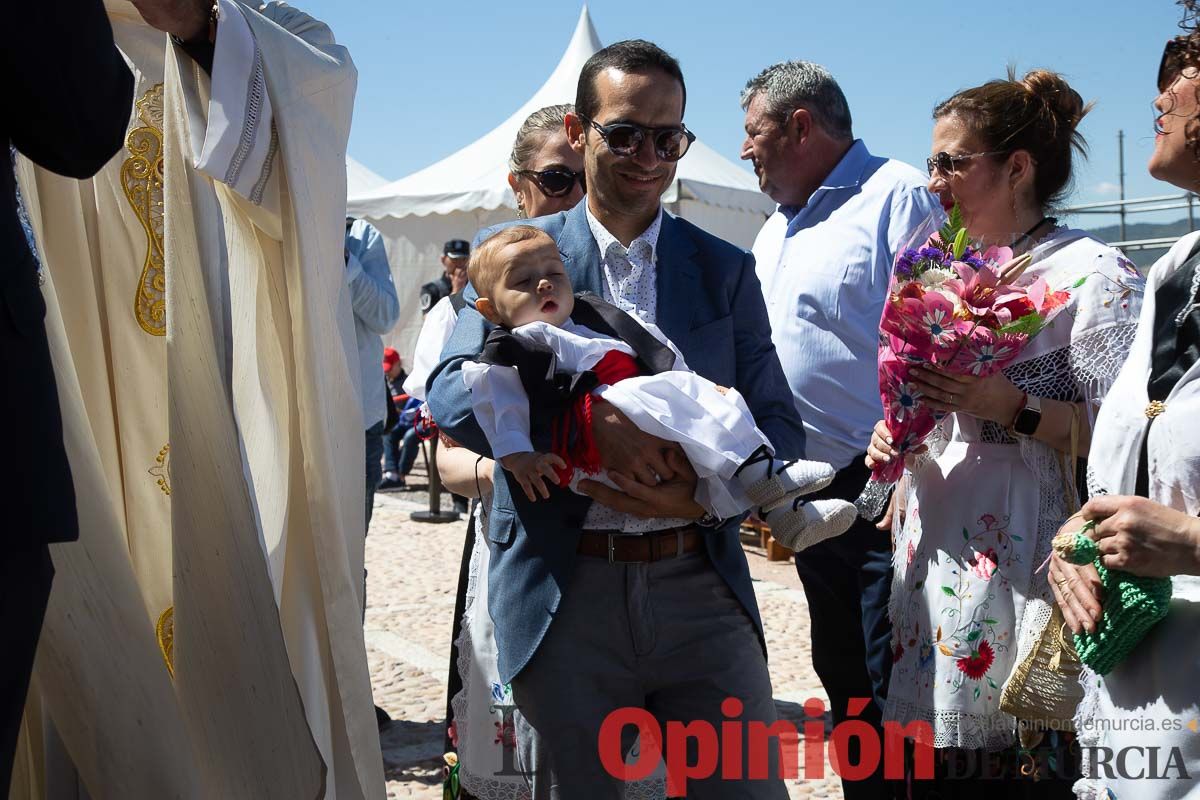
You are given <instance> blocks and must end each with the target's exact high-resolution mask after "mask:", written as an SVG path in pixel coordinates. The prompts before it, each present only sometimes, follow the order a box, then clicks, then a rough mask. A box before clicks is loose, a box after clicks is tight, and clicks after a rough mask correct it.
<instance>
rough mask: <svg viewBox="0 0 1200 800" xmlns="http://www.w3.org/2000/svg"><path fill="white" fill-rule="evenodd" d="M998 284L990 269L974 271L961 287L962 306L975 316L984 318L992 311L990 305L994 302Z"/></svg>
mask: <svg viewBox="0 0 1200 800" xmlns="http://www.w3.org/2000/svg"><path fill="white" fill-rule="evenodd" d="M999 283H1000V279H999V277H997V275H996V273H995V272H993V271H992V270H991V269H990V268H988V267H984V268H983V269H980V270H976V271H975V274H973V275H972V276H971V277H970V279H969V280H968V281H967V282H966V285H965V286H964V287H963V292H962V299H963V305H965V306H966V307H967V308H968V309H969V310H970V311H971V312H972V313H973V314H975V315H976V316H979V317H982V316H984V315H985V314H987V313H988V312H989V311H991V310H992V303H994V302H995V301H996V286H997V285H998V284H999Z"/></svg>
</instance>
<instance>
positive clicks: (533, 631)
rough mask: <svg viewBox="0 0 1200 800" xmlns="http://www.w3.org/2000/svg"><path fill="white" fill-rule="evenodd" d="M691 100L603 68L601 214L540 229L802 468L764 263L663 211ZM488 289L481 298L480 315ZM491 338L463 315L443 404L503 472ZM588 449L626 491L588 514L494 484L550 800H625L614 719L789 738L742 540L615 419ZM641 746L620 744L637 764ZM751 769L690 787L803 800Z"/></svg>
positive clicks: (594, 137) (637, 53)
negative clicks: (489, 420) (757, 729)
mask: <svg viewBox="0 0 1200 800" xmlns="http://www.w3.org/2000/svg"><path fill="white" fill-rule="evenodd" d="M685 100H686V90H685V87H684V81H683V75H682V72H681V71H680V68H679V64H678V62H676V61H675V59H674V58H672V57H671V56H670V55H668V54H667V53H665V52H664V51H662V50H661V49H660V48H658V47H657V46H655V45H653V44H651V43H649V42H645V41H641V40H633V41H626V42H619V43H617V44H614V45H612V46H610V47H607V48H605V49H603V50H601V51H599V52H598V53H596V54H595V55H594V56H592V58H591V59H589V61H588V62H587V64H586V65H585V66H584V68H583V70H582V72H581V74H580V78H579V85H578V91H577V96H576V102H575V113H573V114H568V115H567V117H566V126H567V135H568V138H569V140H570V142H571V146H572V147H573V148H574V149H575V150H576V151H578V152H580V153H581V154H582V155H583V156H584V164H585V166H584V170H585V174H586V179H587V186H588V194H587V196H586V198H585V202H583V203H580V204H579V205H577V206H576V207H575V208H574V209H572V210H571V211H569V212H564V213H560V214H556V215H553V216H549V217H541V218H538V219H534V220H530V221H528V224H532V225H534V226H536V227H538V228H540V229H542V230H544V231H545V232H546V233H548V234H549V235H550V236H551V237H552V238H553V239H554V240H555V242H556V243H557V245H558V250H559V252H560V254H561V255H562V258H563V263H564V265H565V270H566V274H567V276H568V277H569V280H570V285H571V286H573V288H574V290H575V291H590V292H593V293H595V294H596V295H598V296H599V297H601V298H603V300H605V301H607V302H608V303H610V304H611V305H613V306H616V307H617V308H618V309H621V310H622V311H625V312H627V313H629V314H632V315H635V316H637V317H639V318H641V319H642V320H643V321H645V322H648V323H653V324H654V325H656V326H657V327H658V328H659V329H661V331H662V332H663V333H664V334H665V335H666V337H667V338H669V339H670V341H671V342H673V343H674V344H675V345H676V346H677V347H678V348H679V350H680V352H681V353H682V356H683V357H684V358H685V359H686V362H687V364H688V366H689V367H690V369H691V370H693V371H695V372H696V373H697V374H699V375H701V376H703V377H704V378H707V379H708V380H710V381H712V382H713V383H715V384H718V385H719V386H722V387H732V388H735V389H737V390H738V392H740V394H741V395H742V397H743V398H744V399H745V403H746V405H747V406H748V408H749V410H750V412H751V413H752V415H753V417H754V421H755V423H756V424H757V427H758V428H759V429H760V430H761V431H762V432H763V434H765V436H766V438H767V439H768V440H769V441H770V443H771V445H772V446H773V447H774V450H775V453H774V455H775V457H776V458H778V459H794V458H799V457H801V456H803V454H804V429H803V427H802V425H801V422H800V418H799V415H798V414H797V412H796V410H795V407H794V404H793V401H792V395H791V390H790V389H789V388H788V384H787V381H786V379H785V377H784V375H783V372H782V370H781V368H780V366H779V361H778V359H777V357H776V354H775V348H774V346H773V345H772V343H771V332H770V327H769V325H768V323H767V314H766V309H765V307H764V303H763V296H762V292H761V290H760V288H759V283H758V279H757V278H756V276H755V270H754V260H753V257H752V256H750V255H749V254H748V253H746V252H745V251H743V250H741V249H739V248H737V247H735V246H733V245H731V244H729V243H727V242H724V241H722V240H720V239H717V238H716V237H714V236H712V235H710V234H707V233H705V232H704V231H702V230H700V229H699V228H697V227H695V226H694V225H692V224H690V223H688V222H686V221H684V220H681V219H678V218H676V217H673V216H671V215H670V214H667V213H665V212H664V211H663V209H662V206H661V204H660V201H659V198H660V196H661V195H662V193H663V191H664V190H665V189H666V188H667V187H668V186H669V185H670V183H671V181H672V179H673V178H674V174H675V162H676V161H678V160H679V158H681V157H683V156H684V155H685V154H686V151H687V149H688V146H689V145H690V144H691V142H692V141H693V140H694V136H693V135H692V134H691V132H690V131H688V130H687V128H686V127H684V125H683V112H684V105H685ZM493 232H494V231H483V232H481V234H480V236H479V237H477V242H478V241H482V240H483V239H486V238H487V236H488V234H490V233H493ZM477 288H478V287H469V288H468V290H467V297H468V299H469V300H470V301H471V302H472V303H473V302H474V300H475V299H476V298H477V297H478V296H479V294H478V293H477V292H476V291H475V289H477ZM491 328H492V326H491V325H490V324H489V323H488V322H487V321H486V320H485V319H484V317H483V316H481V315H480V314H479V313H478V312H477V311H476V310H475V309H474V308H473V307H472V306H471V305H468V308H466V309H464V311H463V312H462V314H461V316H460V318H459V323H458V326H457V328H456V330H455V333H454V336H453V338H452V339H451V340H450V342H449V343H448V344H447V347H446V350H445V352H444V355H445V356H446V358H445V360H444V361H443V363H442V364H441V365H440V366H439V367H438V369H437V370H436V371H435V372H434V375H433V377H432V379H431V382H430V391H429V395H428V401H429V406H430V409H431V411H432V413H433V416H434V418H435V420H436V421H437V422H438V424H439V426H440V427H441V429H442V431H443V432H444V433H445V434H446V435H448V436H450V437H451V438H453V439H455V440H456V441H458V442H460V443H461V444H463V445H464V446H466V447H468V448H470V449H471V450H474V451H476V452H480V453H488V454H490V453H491V452H492V450H491V447H490V446H489V444H488V441H487V438H486V437H485V436H484V434H483V433H482V431H481V428H480V426H479V424H478V423H477V421H476V418H475V416H474V413H473V411H472V404H471V398H470V395H469V392H468V390H467V388H466V386H465V384H464V381H463V374H462V368H463V365H464V363H466V362H470V361H474V360H476V359H478V358H479V356H480V353H481V352H482V351H483V349H484V344H485V340H486V339H487V337H488V333H489V331H490V330H491ZM530 416H531V420H532V430H531V432H530V433H531V438H532V441H533V444H534V447H535V449H537V450H539V451H541V452H549V451H551V450H552V445H551V439H552V428H553V424H552V423H553V420H550V419H546V418H545V416H546V415H539V414H538V413H537V412H536V409H531V414H530ZM591 434H592V436H593V437H594V441H595V448H596V450H597V451H598V453H599V459H600V462H601V464H602V465H603V467H604V468H605V469H606V470H607V472H608V476H609V478H610V479H611V481H612V482H613V483H614V484H615V486H616V487H618V488H613V486H610V485H606V484H604V483H601V482H599V481H587V480H585V481H583V482H582V483H580V484H579V489H580V491H581V492H584V493H585V494H578V493H574V492H571V491H568V490H567V489H565V488H562V487H558V486H554V487H552V488H551V489H550V490H549V497H548V498H545V499H542V498H540V497H539V499H537V500H530V499H529V498H528V496H527V495H526V493H525V491H523V490H522V488H521V486H520V484H519V483H518V482H517V481H516V480H515V479H514V477H513V475H512V473H509V472H506V471H504V470H502V469H499V468H498V471H497V474H496V490H495V495H494V498H493V503H492V506H491V510H490V512H489V513H488V514H487V518H486V522H485V523H484V529H485V530H486V532H487V537H488V543H489V547H490V551H491V553H490V554H491V567H490V573H489V582H488V587H489V596H488V606H489V611H490V613H491V616H492V618H493V621H494V622H495V626H496V641H497V645H498V648H499V667H500V673H501V678H502V680H506V681H511V683H512V689H513V696H514V698H515V700H516V703H517V705H518V706H519V707H520V709H521V712H522V714H523V715H524V718H525V719H526V720H528V722H529V724H530V725H531V726H532V727H533V728H535V729H536V730H537V731H538V733H539V734H540V735H541V736H543V737H544V738H545V740H546V741H547V742H549V743H550V748H551V751H552V755H553V760H554V763H553V769H552V771H551V772H550V773H549V774H548V773H547V772H546V771H544V770H538V771H535V773H534V775H533V776H532V778H533V787H534V797H549V796H556V797H570V798H592V797H596V798H599V797H605V798H608V797H618V796H620V781H619V780H618V779H617V778H614V777H612V776H610V775H609V774H608V772H606V770H605V769H604V767H603V766H602V764H601V759H600V756H599V753H598V748H597V739H598V735H599V731H600V728H601V725H602V724H603V722H604V720H605V718H606V717H607V716H608V715H609V714H610V713H611V712H613V711H614V710H616V709H618V708H622V707H637V708H644V709H646V710H647V711H649V712H650V713H651V714H653V715H654V716H655V717H656V718H657V719H658V721H659V724H660V726H661V725H663V724H665V723H666V722H667V721H677V722H682V723H690V722H693V721H707V722H708V723H709V724H711V725H712V726H713V729H719V726H720V724H721V722H722V721H724V720H726V719H729V718H730V716H729V713H728V712H730V709H731V708H734V707H736V706H735V704H732V703H726V705H725V709H724V712H726V713H723V709H722V703H723V701H726V699H727V698H736V699H737V700H738V701H739V702H740V710H739V711H737V712H735V713H733V716H734V717H736V718H737V719H738V720H739V721H740V722H741V723H743V724H747V723H750V722H752V721H761V722H764V723H766V724H768V725H770V724H771V723H773V722H774V721H775V719H776V712H775V707H774V702H773V700H772V693H771V682H770V677H769V675H768V672H767V665H766V658H765V652H764V642H763V639H762V624H761V621H760V619H759V614H758V608H757V605H756V603H755V598H754V591H753V588H752V587H751V582H750V574H749V567H748V565H747V563H746V558H745V555H744V554H743V552H742V549H741V545H740V543H739V541H738V525H739V522H740V520H739V519H738V518H733V519H726V520H719V519H715V518H713V517H712V515H710V514H707V513H706V512H705V509H704V508H703V507H702V506H701V505H699V504H698V503H697V502H696V501H695V499H694V497H693V496H694V492H695V488H696V483H697V477H696V473H695V471H694V470H693V469H692V467H691V465H690V464H689V463H688V460H687V459H686V458H685V457H684V456H683V452H682V450H681V449H680V448H679V446H678V445H676V444H672V443H669V442H666V441H664V440H662V439H658V438H655V437H653V436H650V435H648V434H646V433H643V432H642V431H641V430H639V429H638V428H637V427H636V426H634V425H633V424H632V423H631V422H630V420H629V419H628V418H627V417H625V416H624V415H623V414H621V413H620V412H618V411H617V410H616V409H615V408H614V407H613V406H611V405H609V404H607V403H604V402H603V401H601V400H596V402H594V403H593V405H592V412H591ZM535 496H536V495H535ZM636 733H637V731H636V730H634V729H633V728H629V729H627V730H625V731H624V732H623V736H624V738H623V742H624V743H625V745H626V746H629V745H631V744H632V741H633V738H634V736H635V735H636ZM645 749H646V748H645V746H644V744H643V751H644V750H645ZM689 755H690V758H689V760H690V761H692V762H694V760H695V754H689ZM723 755H724V754H722V756H723ZM742 755H743V757H742V759H741V764H740V765H739V766H738V769H737V772H738V773H741V774H742V776H743V778H742V780H740V781H738V780H735V779H731V780H722V778H721V769H719V768H718V769H717V770H716V772H715V773H714V774H713V775H712V777H710V778H707V779H704V780H692V781H690V782H689V783H688V787H687V788H688V796H689V797H695V798H706V797H723V796H732V795H737V796H739V797H740V796H748V797H779V798H783V797H786V796H787V792H786V790H785V788H784V785H783V782H782V780H780V776H779V772H778V765H777V762H776V760H775V759H774V758H773V760H772V766H771V770H770V776H769V778H767V779H759V780H749V779H748V778H745V773H746V771H747V770H746V765H747V764H748V761H747V759H746V757H745V753H744V752H743V754H742Z"/></svg>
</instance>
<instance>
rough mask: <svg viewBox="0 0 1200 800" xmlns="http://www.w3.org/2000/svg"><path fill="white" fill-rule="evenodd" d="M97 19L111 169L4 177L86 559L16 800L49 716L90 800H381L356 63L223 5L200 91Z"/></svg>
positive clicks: (32, 785) (77, 571) (66, 569)
mask: <svg viewBox="0 0 1200 800" xmlns="http://www.w3.org/2000/svg"><path fill="white" fill-rule="evenodd" d="M106 7H107V8H108V11H109V17H110V19H111V21H112V24H113V29H114V35H115V37H116V41H117V45H118V46H119V47H120V48H121V50H122V52H123V53H124V54H125V56H126V58H127V59H128V60H129V62H130V64H131V67H132V68H133V70H134V73H135V76H136V79H137V84H136V88H135V93H134V100H135V103H134V107H133V109H132V110H131V114H130V124H129V133H128V136H127V146H126V148H125V149H124V150H123V151H122V152H120V153H118V154H117V155H116V156H115V157H114V159H113V160H112V161H111V162H110V163H109V164H108V165H107V166H106V167H105V168H104V169H102V170H101V172H100V173H98V174H97V175H96V176H95V177H94V178H92V179H90V180H87V181H75V180H70V179H67V178H63V177H61V176H58V175H54V174H52V173H49V172H47V171H44V170H41V169H39V168H37V167H35V166H34V165H32V164H30V163H29V162H23V163H22V164H21V165H20V167H19V179H20V182H21V189H22V193H23V197H24V199H25V202H26V205H27V207H28V208H29V211H30V217H31V221H32V223H33V227H34V230H35V233H36V235H37V239H38V244H39V248H40V254H41V258H42V263H43V268H44V275H45V283H44V286H43V289H44V292H45V295H46V299H47V305H48V308H49V311H48V313H47V318H46V324H47V332H48V334H49V336H50V340H51V349H52V351H53V356H54V364H55V370H56V372H57V375H58V383H59V393H60V401H61V403H62V409H63V418H64V428H65V432H64V438H65V444H66V447H67V452H68V455H69V456H70V458H71V465H72V472H73V477H74V481H75V484H76V485H75V489H76V496H77V498H78V503H79V519H80V540H79V542H77V543H71V544H69V545H64V546H61V547H58V546H55V547H53V548H52V554H53V557H54V562H55V568H56V570H57V575H56V578H55V582H54V588H53V592H52V594H51V599H50V604H49V608H48V610H47V614H46V622H45V627H44V629H43V633H42V640H41V645H40V648H39V654H38V659H37V663H36V665H35V670H34V688H33V690H32V691H31V702H30V706H29V709H28V710H27V714H26V720H27V736H26V739H25V747H24V748H23V750H22V754H23V756H24V760H23V761H20V762H19V763H18V781H20V783H19V784H14V786H15V787H16V788H17V790H18V792H24V794H20V793H16V794H14V796H15V797H23V796H29V797H43V796H46V795H47V793H48V792H52V790H53V786H48V785H47V783H46V782H45V777H46V771H45V768H46V766H47V765H46V764H45V763H43V757H42V750H41V748H40V747H39V745H40V744H41V741H40V737H42V736H43V735H50V734H46V733H45V732H44V731H43V730H42V728H43V725H42V723H43V722H44V720H45V719H49V720H51V721H52V722H53V728H54V729H56V731H57V735H58V736H60V737H61V740H62V743H63V745H64V746H65V750H66V752H67V754H68V755H69V757H70V759H71V761H72V762H73V763H74V764H75V766H76V768H77V769H78V771H79V776H80V781H81V782H82V783H83V785H84V786H85V787H86V789H87V792H88V793H89V795H90V796H91V797H92V798H95V800H100V799H101V798H121V799H122V800H126V799H127V798H156V799H157V798H215V797H220V798H223V799H224V798H230V799H232V798H254V800H258V799H259V798H267V797H280V798H321V797H324V798H337V799H338V800H343V799H344V798H381V797H383V795H384V782H383V774H382V758H381V755H380V749H379V740H378V734H377V732H376V727H375V720H374V714H373V710H372V703H371V688H370V679H369V674H368V671H367V664H366V657H365V647H364V643H363V637H362V626H361V616H360V615H361V604H362V596H361V587H362V575H363V514H362V504H363V485H362V475H361V473H362V460H363V452H362V451H363V440H362V430H363V425H362V420H361V410H360V407H359V402H358V399H357V396H358V390H359V387H358V383H359V377H358V375H357V369H354V368H352V367H354V365H355V364H356V361H355V360H354V354H355V352H356V350H355V343H354V328H353V321H352V316H351V309H350V303H349V296H348V293H347V289H346V287H345V282H344V280H343V276H342V264H343V260H342V248H343V243H342V239H343V230H344V214H345V166H344V157H345V144H346V138H347V136H348V133H349V125H350V114H351V106H352V102H353V96H354V88H355V84H356V79H357V75H356V72H355V69H354V66H353V64H352V62H351V61H350V58H349V56H348V54H347V53H346V51H345V49H344V48H342V47H340V46H338V45H337V44H336V43H335V42H334V40H333V36H332V34H331V33H330V31H329V30H328V28H326V27H325V26H324V25H323V24H321V23H319V22H317V21H316V20H313V19H312V18H311V17H308V16H307V15H305V14H303V13H301V12H299V11H297V10H295V9H291V8H288V7H287V6H284V5H282V4H275V3H271V4H267V5H265V6H263V7H261V8H252V7H249V6H244V5H242V4H240V3H238V2H235V0H221V5H220V22H219V24H218V33H217V41H216V55H215V59H214V65H213V74H212V77H211V79H210V78H209V76H208V75H206V74H205V73H204V72H203V70H201V69H200V67H199V66H198V65H196V64H195V63H194V62H193V61H192V60H191V59H190V57H188V56H187V55H186V54H185V53H183V51H182V50H181V49H179V48H177V47H176V46H175V45H173V44H171V43H170V41H169V39H168V37H167V36H166V35H165V34H163V33H161V32H159V31H156V30H153V29H151V28H150V27H148V26H147V25H146V24H145V23H144V22H143V21H142V19H141V17H140V16H139V15H138V13H137V11H136V10H135V9H134V7H133V6H132V4H130V3H128V2H125V0H106ZM171 670H173V672H171ZM42 712H44V714H45V716H44V717H43V716H42ZM31 742H32V744H31ZM51 777H52V776H51Z"/></svg>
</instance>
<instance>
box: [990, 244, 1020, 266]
mask: <svg viewBox="0 0 1200 800" xmlns="http://www.w3.org/2000/svg"><path fill="white" fill-rule="evenodd" d="M1012 257H1013V251H1012V248H1011V247H996V246H995V245H993V246H991V247H989V248H988V249H987V250H985V251H984V253H983V258H984V260H985V261H990V262H992V263H993V264H1003V263H1005V262H1007V261H1012Z"/></svg>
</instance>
